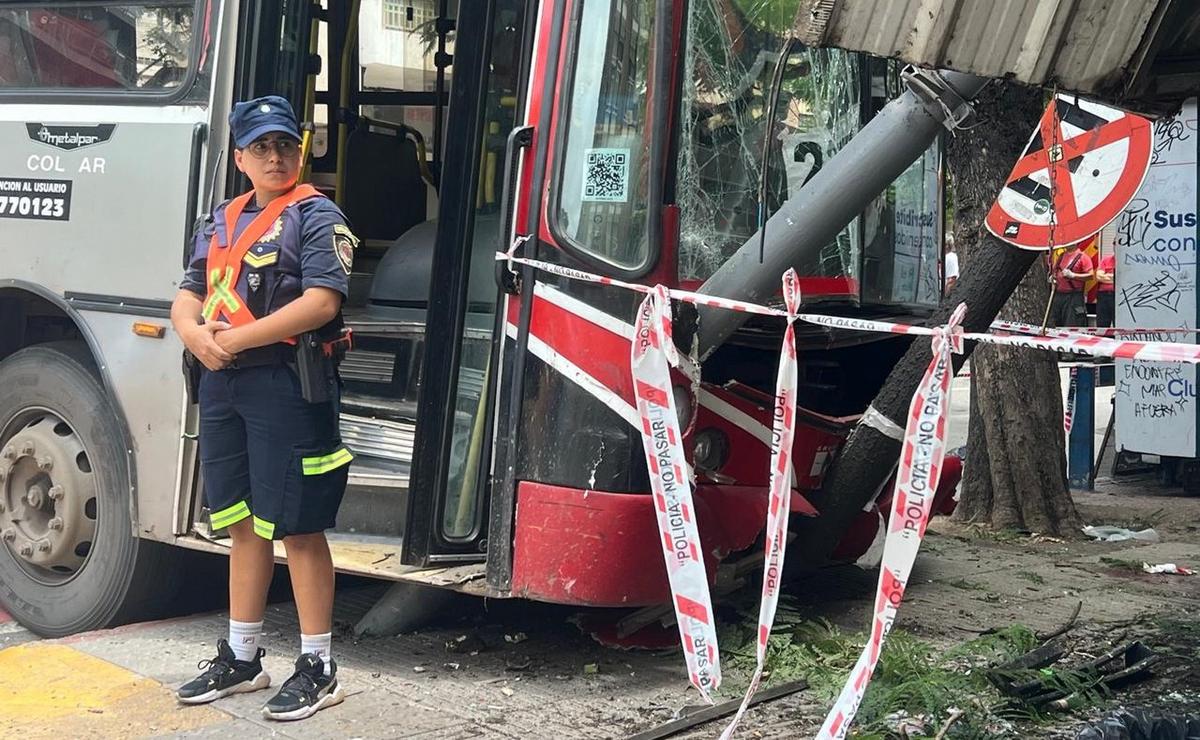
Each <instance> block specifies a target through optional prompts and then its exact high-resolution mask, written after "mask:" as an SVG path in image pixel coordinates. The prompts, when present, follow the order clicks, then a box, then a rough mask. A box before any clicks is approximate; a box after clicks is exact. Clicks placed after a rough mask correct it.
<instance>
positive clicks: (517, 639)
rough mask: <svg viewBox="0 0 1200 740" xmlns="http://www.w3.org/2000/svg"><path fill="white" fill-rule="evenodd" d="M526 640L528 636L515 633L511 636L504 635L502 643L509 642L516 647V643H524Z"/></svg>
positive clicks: (522, 633)
mask: <svg viewBox="0 0 1200 740" xmlns="http://www.w3.org/2000/svg"><path fill="white" fill-rule="evenodd" d="M528 639H529V635H527V634H525V633H524V632H516V633H513V634H511V635H505V636H504V641H505V642H510V643H512V644H513V645H516V644H518V643H522V642H525V641H526V640H528Z"/></svg>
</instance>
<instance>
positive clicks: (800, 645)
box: [720, 597, 1102, 740]
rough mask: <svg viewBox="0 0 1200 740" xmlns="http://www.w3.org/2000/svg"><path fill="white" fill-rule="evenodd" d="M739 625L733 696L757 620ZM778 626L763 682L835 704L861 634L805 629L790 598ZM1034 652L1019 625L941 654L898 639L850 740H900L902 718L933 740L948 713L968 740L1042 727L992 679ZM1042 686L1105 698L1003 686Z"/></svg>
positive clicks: (745, 677) (1078, 681)
mask: <svg viewBox="0 0 1200 740" xmlns="http://www.w3.org/2000/svg"><path fill="white" fill-rule="evenodd" d="M743 616H745V617H746V620H745V621H743V622H741V623H738V624H732V625H727V626H725V627H724V628H723V631H722V633H721V635H720V640H721V646H722V649H723V652H724V655H725V658H726V677H727V683H726V684H725V688H724V690H726V691H729V692H730V694H731V695H736V694H737V693H739V692H740V690H742V689H744V687H745V685H746V683H747V682H748V681H749V677H750V675H751V673H752V672H753V670H754V664H755V662H754V649H755V642H754V629H753V627H752V626H751V625H753V624H754V620H755V618H756V615H751V614H747V613H745V612H744V613H743ZM779 617H780V618H779V620H778V621H777V624H776V629H775V631H774V632H773V633H772V635H771V638H770V641H769V642H768V646H767V671H768V677H767V679H766V682H767V683H769V684H778V683H784V682H787V681H793V680H796V679H800V678H804V679H807V681H808V682H809V688H808V690H807V692H806V693H807V694H808V696H809V697H810V698H811V700H812V701H815V702H819V703H822V704H824V705H829V704H830V703H832V702H833V700H834V699H835V698H836V696H837V694H838V692H839V691H840V690H841V688H842V685H843V684H844V682H845V681H846V678H847V676H848V675H849V672H850V669H851V668H852V667H853V666H854V664H855V662H856V661H857V660H858V656H859V654H860V653H861V651H862V646H863V640H864V635H863V634H861V633H853V634H851V633H846V632H843V631H842V630H841V629H839V628H838V627H837V626H835V625H833V624H830V623H829V622H827V621H825V620H806V619H804V618H803V617H802V616H801V613H800V611H799V610H798V609H797V608H795V607H794V606H792V605H790V604H789V603H788V600H787V598H786V597H785V598H784V599H783V601H782V602H781V604H780V611H779ZM1037 645H1038V639H1037V637H1036V636H1035V635H1034V633H1033V631H1032V630H1030V629H1029V628H1028V627H1025V626H1024V625H1019V624H1017V625H1012V626H1010V627H1006V628H1004V629H1001V630H998V631H996V632H994V633H991V634H987V635H982V636H980V637H978V638H975V639H973V640H970V641H968V642H964V643H962V644H959V645H955V646H954V647H952V648H950V649H948V650H938V649H936V648H935V647H934V646H933V645H932V644H930V643H929V642H927V641H925V640H922V639H921V638H919V637H917V636H915V635H913V634H911V633H908V632H905V631H903V630H893V631H892V632H891V634H890V635H889V636H888V639H887V641H886V642H885V644H884V648H883V652H882V654H881V655H880V659H879V666H878V667H877V668H876V671H875V675H874V678H873V679H872V681H871V684H870V686H869V687H868V688H867V692H866V695H865V696H864V697H863V703H862V707H861V709H860V710H859V713H858V717H857V719H856V720H855V723H854V729H853V731H852V732H853V734H854V736H855V737H859V738H869V737H879V738H883V737H894V736H895V726H896V723H897V721H898V719H897V718H899V717H910V718H915V719H918V720H920V722H921V724H923V725H924V726H925V728H926V730H927V731H928V733H929V736H930V737H932V736H933V735H934V734H936V732H937V730H938V729H939V728H941V727H942V726H943V725H944V724H945V723H946V721H947V720H948V718H949V717H950V716H951V714H952V713H959V712H961V713H962V716H961V717H960V718H959V719H958V720H957V721H955V722H954V723H953V724H952V725H951V727H950V729H949V730H948V732H947V734H946V737H947V738H963V739H967V740H972V739H974V738H988V737H997V736H999V735H1005V734H1011V733H1012V732H1014V729H1013V727H1012V724H1011V723H1012V722H1015V721H1022V722H1036V721H1040V720H1042V719H1044V715H1042V714H1041V713H1040V712H1039V711H1038V710H1037V709H1035V708H1034V707H1030V706H1026V705H1023V704H1021V703H1019V702H1016V701H1015V700H1013V699H1011V698H1010V697H1009V696H1006V695H1005V694H1003V693H1002V692H1001V691H1000V690H999V688H997V676H996V674H995V672H994V671H993V670H991V669H992V667H993V666H997V665H1001V664H1003V663H1006V662H1007V661H1010V660H1012V659H1013V658H1015V657H1016V656H1018V655H1022V654H1024V653H1026V652H1028V651H1030V650H1032V649H1033V648H1034V647H1036V646H1037ZM1039 677H1040V678H1042V679H1043V680H1044V681H1045V682H1046V684H1047V687H1048V688H1056V687H1061V688H1063V690H1064V691H1067V692H1068V693H1071V692H1077V693H1078V694H1079V696H1080V701H1081V702H1086V703H1093V702H1095V701H1098V700H1099V699H1100V698H1102V694H1101V693H1100V692H1099V691H1096V690H1092V689H1090V682H1089V680H1088V679H1089V677H1087V676H1077V675H1074V674H1072V673H1071V672H1070V671H1053V670H1042V671H1038V670H1032V669H1030V670H1021V671H1009V672H1006V673H1005V674H1003V676H1002V677H1001V678H1002V679H1004V680H1008V681H1012V682H1014V683H1022V682H1024V681H1028V680H1031V679H1034V678H1039ZM738 684H740V686H739V685H738ZM909 736H910V737H918V736H921V735H912V734H911V733H910V735H909Z"/></svg>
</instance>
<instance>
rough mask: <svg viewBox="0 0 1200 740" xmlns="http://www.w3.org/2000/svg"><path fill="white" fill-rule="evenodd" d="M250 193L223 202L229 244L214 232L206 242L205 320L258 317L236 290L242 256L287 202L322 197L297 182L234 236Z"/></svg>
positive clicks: (236, 322)
mask: <svg viewBox="0 0 1200 740" xmlns="http://www.w3.org/2000/svg"><path fill="white" fill-rule="evenodd" d="M253 197H254V191H253V190H251V191H250V192H248V193H243V194H242V195H239V196H238V197H236V198H234V199H233V200H231V201H229V205H227V206H225V240H226V241H227V242H230V244H229V245H228V246H224V247H222V246H221V245H220V244H218V243H217V235H216V233H213V238H212V241H211V242H210V243H209V245H208V263H207V273H208V280H207V285H208V293H207V295H205V297H204V308H203V310H202V314H203V315H204V320H205V321H214V320H216V319H218V318H220V319H223V320H224V321H227V322H229V323H230V324H232V325H233V326H245V325H246V324H249V323H252V322H253V321H254V320H255V319H256V318H258V317H256V316H255V315H254V314H253V313H251V312H250V308H249V307H248V306H247V305H246V302H245V301H243V300H242V299H241V297H240V296H239V295H238V293H237V282H238V277H239V276H241V274H242V260H243V259H245V257H246V253H247V252H249V251H250V247H252V246H254V243H255V242H257V241H258V240H259V239H261V238H262V237H263V235H264V234H266V233H267V230H268V229H270V228H271V226H272V225H273V224H274V223H275V220H276V219H278V218H279V217H280V216H282V215H283V211H284V210H285V209H286V208H287V207H288V206H292V205H295V204H296V203H299V202H300V201H302V200H307V199H309V198H315V197H321V193H320V192H319V191H318V190H317V189H316V188H314V187H313V186H312V185H297V186H296V187H294V188H292V190H291V192H289V193H287V194H285V195H281V196H279V197H278V198H276V199H275V200H273V201H271V202H270V203H268V204H267V207H266V208H264V209H262V210H261V211H260V212H259V214H258V215H257V216H255V217H254V220H253V221H251V222H250V224H249V225H248V226H246V228H245V230H244V231H242V233H240V234H238V236H237V239H236V240H234V239H233V235H234V233H235V231H236V229H237V222H238V218H239V217H241V215H242V211H243V210H244V209H245V208H246V205H247V204H248V203H249V202H250V199H251V198H253Z"/></svg>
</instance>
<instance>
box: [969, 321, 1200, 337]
mask: <svg viewBox="0 0 1200 740" xmlns="http://www.w3.org/2000/svg"><path fill="white" fill-rule="evenodd" d="M991 329H992V331H1007V332H1012V333H1014V334H1031V335H1034V336H1048V337H1060V338H1070V337H1078V336H1093V337H1107V338H1109V339H1112V338H1116V337H1126V338H1138V337H1144V338H1149V337H1157V336H1158V335H1161V334H1195V333H1196V329H1188V328H1186V327H1181V328H1175V329H1132V328H1126V327H1114V326H1072V327H1053V326H1048V327H1046V328H1045V329H1043V328H1042V327H1040V326H1036V325H1034V324H1022V323H1020V322H1018V321H1004V320H1002V319H997V320H995V321H993V322H992V325H991Z"/></svg>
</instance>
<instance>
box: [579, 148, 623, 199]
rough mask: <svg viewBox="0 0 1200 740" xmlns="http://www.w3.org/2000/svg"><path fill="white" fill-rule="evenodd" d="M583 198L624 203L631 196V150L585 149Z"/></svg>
mask: <svg viewBox="0 0 1200 740" xmlns="http://www.w3.org/2000/svg"><path fill="white" fill-rule="evenodd" d="M584 155H585V162H586V164H585V166H584V170H583V199H584V200H585V201H589V202H593V203H594V202H605V203H624V202H625V201H626V200H627V199H628V197H629V150H628V149H585V150H584Z"/></svg>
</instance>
